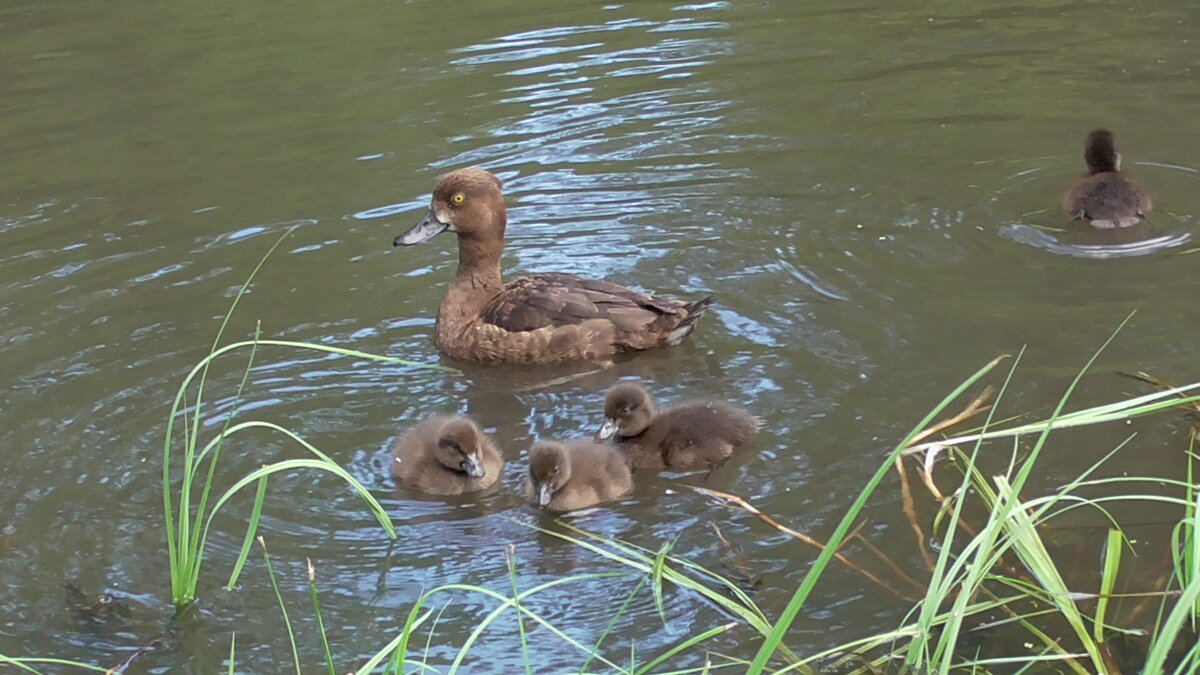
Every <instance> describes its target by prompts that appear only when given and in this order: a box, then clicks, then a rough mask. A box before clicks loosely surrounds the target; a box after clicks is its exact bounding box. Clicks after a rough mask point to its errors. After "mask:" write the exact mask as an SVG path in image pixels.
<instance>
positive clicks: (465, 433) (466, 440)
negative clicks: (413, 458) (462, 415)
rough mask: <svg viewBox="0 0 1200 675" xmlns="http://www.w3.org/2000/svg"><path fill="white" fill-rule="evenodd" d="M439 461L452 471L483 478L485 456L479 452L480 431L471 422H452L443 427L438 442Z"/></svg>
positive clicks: (460, 420) (461, 420)
mask: <svg viewBox="0 0 1200 675" xmlns="http://www.w3.org/2000/svg"><path fill="white" fill-rule="evenodd" d="M436 454H437V460H438V462H440V463H441V465H442V466H444V467H446V468H447V469H450V470H451V471H458V472H460V473H465V474H467V475H468V476H470V477H471V478H482V477H483V475H484V473H486V472H485V471H484V468H483V456H482V454H481V453H480V450H479V429H478V428H477V427H476V426H475V424H474V423H473V422H471V421H470V420H464V419H457V420H451V421H449V422H447V423H446V425H445V426H444V427H442V430H441V432H440V433H439V434H438V440H437V451H436Z"/></svg>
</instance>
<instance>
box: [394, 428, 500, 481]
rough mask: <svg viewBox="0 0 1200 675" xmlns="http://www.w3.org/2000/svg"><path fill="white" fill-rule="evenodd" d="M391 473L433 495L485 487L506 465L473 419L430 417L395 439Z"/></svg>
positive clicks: (399, 479) (497, 477)
mask: <svg viewBox="0 0 1200 675" xmlns="http://www.w3.org/2000/svg"><path fill="white" fill-rule="evenodd" d="M392 455H393V459H392V476H393V477H395V478H396V480H397V481H398V482H400V483H404V484H406V485H408V486H410V487H414V488H417V489H418V490H421V491H423V492H428V493H430V494H434V495H459V494H463V493H464V492H476V491H478V490H486V489H487V488H489V487H491V486H493V485H495V484H496V481H497V480H499V479H500V473H501V471H502V470H503V469H504V458H502V457H501V456H500V453H499V451H497V450H496V446H495V445H494V444H493V443H492V440H491V439H490V438H488V437H487V436H486V435H485V434H484V433H483V432H482V431H480V430H479V427H477V426H475V423H474V422H472V421H471V420H468V419H466V418H462V417H431V418H429V419H427V420H425V421H423V422H421V423H419V424H417V425H416V426H414V427H412V428H411V429H409V430H408V431H407V432H405V433H404V434H403V435H402V436H400V437H398V438H397V439H396V440H395V441H394V442H393V443H392Z"/></svg>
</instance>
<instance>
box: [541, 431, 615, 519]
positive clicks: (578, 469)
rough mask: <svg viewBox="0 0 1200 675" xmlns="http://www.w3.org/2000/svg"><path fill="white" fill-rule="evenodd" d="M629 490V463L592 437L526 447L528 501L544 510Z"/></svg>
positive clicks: (601, 499) (609, 498) (579, 505)
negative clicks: (591, 439) (590, 439)
mask: <svg viewBox="0 0 1200 675" xmlns="http://www.w3.org/2000/svg"><path fill="white" fill-rule="evenodd" d="M631 490H633V480H632V478H631V477H630V475H629V466H628V465H626V463H625V459H624V458H623V457H622V456H621V454H620V453H619V452H617V451H615V450H614V449H613V447H612V446H610V445H605V444H602V443H595V442H593V441H588V440H583V441H572V442H569V443H566V444H563V443H554V442H546V443H538V444H537V445H535V446H533V448H531V449H530V450H529V477H528V478H527V479H526V481H525V493H526V495H527V496H528V497H529V501H530V502H531V503H532V504H533V505H534V506H536V507H538V508H540V509H546V510H548V511H557V512H563V511H575V510H578V509H586V508H587V507H589V506H595V505H597V504H601V503H603V502H611V501H613V500H616V499H620V498H621V497H623V496H624V495H626V494H628V493H629V492H630V491H631Z"/></svg>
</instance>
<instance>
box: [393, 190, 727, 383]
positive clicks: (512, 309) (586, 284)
mask: <svg viewBox="0 0 1200 675" xmlns="http://www.w3.org/2000/svg"><path fill="white" fill-rule="evenodd" d="M507 224H508V218H507V214H506V211H505V208H504V195H503V193H502V192H501V183H500V179H499V178H497V177H496V176H494V175H492V174H491V173H489V172H488V171H486V170H484V169H480V168H478V167H473V168H469V169H459V170H457V171H454V172H452V173H449V174H447V175H445V176H443V177H442V179H441V180H440V181H438V184H437V187H436V188H434V190H433V199H432V202H431V203H430V206H429V212H428V213H426V214H425V217H424V218H423V219H421V222H419V223H417V224H416V225H415V226H414V227H413V228H412V229H411V230H409V231H408V232H406V233H405V234H402V235H400V236H398V237H396V240H395V242H394V243H395V245H396V246H412V245H414V244H419V243H421V242H423V241H426V240H428V239H430V238H432V237H434V236H436V235H437V234H439V233H441V232H445V231H447V230H448V231H450V232H454V233H455V234H456V235H457V236H458V273H457V274H456V275H455V277H454V280H453V281H451V282H450V287H449V288H448V289H447V290H446V297H445V298H443V299H442V304H441V306H440V307H439V308H438V315H437V325H436V327H435V331H434V333H435V335H434V342H435V343H436V344H437V347H438V349H439V350H441V351H442V353H444V354H446V355H448V356H451V357H454V358H458V359H465V360H468V361H486V362H495V363H501V362H505V363H554V362H557V361H573V360H580V359H607V358H609V357H610V356H612V355H613V354H614V353H617V352H627V351H640V350H643V349H653V348H655V347H664V346H667V345H677V344H679V343H680V342H682V341H683V339H684V338H686V337H687V336H688V334H690V333H691V332H692V329H693V328H694V327H695V322H696V320H697V319H699V318H700V317H701V316H702V315H703V314H704V310H705V309H707V308H708V306H709V305H711V304H712V302H713V298H712V297H711V296H709V297H705V298H701V299H700V300H696V301H694V302H684V301H680V300H672V299H669V298H662V297H657V296H653V295H649V294H646V293H639V292H637V291H633V290H630V289H628V288H625V287H624V286H620V285H618V284H614V283H610V282H607V281H593V280H590V279H583V278H580V277H577V276H575V275H573V274H533V275H530V276H528V277H525V278H523V279H518V280H516V281H514V282H512V283H511V284H508V285H507V286H505V285H504V281H503V280H502V279H501V277H500V254H501V252H503V250H504V229H505V227H506V226H507Z"/></svg>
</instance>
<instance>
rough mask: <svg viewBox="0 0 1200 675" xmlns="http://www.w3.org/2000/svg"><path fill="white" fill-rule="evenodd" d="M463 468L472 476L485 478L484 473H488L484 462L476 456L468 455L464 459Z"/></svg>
mask: <svg viewBox="0 0 1200 675" xmlns="http://www.w3.org/2000/svg"><path fill="white" fill-rule="evenodd" d="M462 468H463V471H466V472H467V475H468V476H470V477H471V478H483V474H485V473H486V471H484V470H483V464H482V463H481V462H480V461H479V458H478V457H475V456H471V457H467V458H466V459H465V460H464V461H463V465H462Z"/></svg>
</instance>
